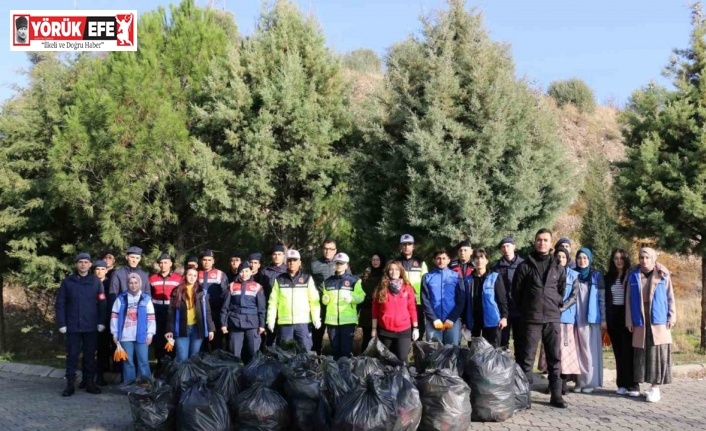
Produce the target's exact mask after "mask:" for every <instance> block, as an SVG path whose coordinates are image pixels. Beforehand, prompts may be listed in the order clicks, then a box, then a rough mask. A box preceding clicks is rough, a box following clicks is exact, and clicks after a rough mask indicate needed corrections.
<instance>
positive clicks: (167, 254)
mask: <svg viewBox="0 0 706 431" xmlns="http://www.w3.org/2000/svg"><path fill="white" fill-rule="evenodd" d="M166 259H169V260H171V261H173V260H174V259H172V257H171V256H170V255H169V253H167V252H164V253H162V254H160V255H159V259H157V262H161V261H163V260H166Z"/></svg>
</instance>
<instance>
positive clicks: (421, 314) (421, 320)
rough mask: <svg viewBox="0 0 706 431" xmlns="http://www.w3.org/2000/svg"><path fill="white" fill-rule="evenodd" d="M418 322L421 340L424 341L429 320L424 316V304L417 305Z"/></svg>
mask: <svg viewBox="0 0 706 431" xmlns="http://www.w3.org/2000/svg"><path fill="white" fill-rule="evenodd" d="M417 322H419V326H418V327H419V339H420V340H423V339H424V333H425V332H426V327H427V323H426V322H427V319H426V317H425V316H424V305H422V304H417Z"/></svg>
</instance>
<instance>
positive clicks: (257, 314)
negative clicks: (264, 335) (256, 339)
mask: <svg viewBox="0 0 706 431" xmlns="http://www.w3.org/2000/svg"><path fill="white" fill-rule="evenodd" d="M266 311H267V301H266V300H265V293H264V288H263V287H262V286H261V285H260V284H259V283H258V282H256V281H255V280H253V279H250V280H248V281H245V282H243V281H241V280H240V277H238V278H237V279H236V281H234V282H233V283H231V285H230V294H229V295H227V296H226V299H225V301H224V302H223V307H222V308H221V326H225V327H227V328H228V329H229V330H235V329H255V328H264V327H265V312H266Z"/></svg>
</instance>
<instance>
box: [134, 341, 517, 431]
mask: <svg viewBox="0 0 706 431" xmlns="http://www.w3.org/2000/svg"><path fill="white" fill-rule="evenodd" d="M413 354H414V364H413V367H409V368H408V367H406V366H405V364H403V363H402V362H401V361H400V360H399V359H397V357H396V356H395V355H394V354H392V353H391V352H390V351H389V350H387V349H386V348H385V346H384V345H383V344H382V343H381V342H379V341H378V340H377V339H373V340H372V341H371V342H370V344H369V345H368V347H367V348H366V350H365V351H364V352H363V353H362V354H361V355H360V356H358V357H353V358H341V359H339V360H338V361H334V360H333V358H331V357H330V356H316V355H314V354H312V353H309V352H306V351H305V349H304V348H303V346H301V345H300V344H298V343H296V342H292V343H289V344H285V345H283V346H277V347H270V348H268V349H267V351H266V352H265V353H261V352H258V353H257V354H256V355H255V357H254V358H253V359H252V360H251V361H250V362H249V363H248V364H247V365H243V363H242V361H241V360H240V358H238V357H236V356H233V355H231V354H230V353H227V352H223V351H217V352H215V353H213V354H200V355H198V356H194V357H192V358H191V359H190V360H189V361H188V362H186V363H183V364H177V363H176V362H168V363H167V366H166V368H165V371H164V373H163V374H162V376H161V377H162V378H161V379H154V380H152V379H147V378H138V379H137V380H135V381H132V382H128V383H125V384H124V385H122V386H121V389H122V390H123V391H125V392H127V393H128V400H129V402H130V409H131V411H132V416H133V419H134V425H135V429H136V430H138V431H139V430H169V431H173V430H179V431H201V430H203V431H231V430H242V431H276V430H301V431H328V430H331V429H333V430H336V431H348V430H366V431H413V430H417V429H418V430H430V431H431V430H450V431H451V430H458V431H466V430H468V429H469V428H470V425H471V420H474V421H504V420H506V419H508V418H510V417H512V415H513V414H514V413H515V412H517V411H519V410H524V409H527V408H529V407H530V387H529V384H528V382H527V378H526V377H525V375H524V373H522V371H521V370H520V368H519V367H518V366H517V364H515V361H514V360H513V359H512V358H511V357H510V356H508V354H506V353H504V352H503V351H501V350H497V349H493V348H492V347H491V346H490V344H488V343H487V342H486V341H485V340H484V339H483V338H474V339H473V340H472V341H471V343H470V346H469V347H458V346H443V345H442V344H441V343H437V342H424V341H419V342H416V343H415V344H414V346H413Z"/></svg>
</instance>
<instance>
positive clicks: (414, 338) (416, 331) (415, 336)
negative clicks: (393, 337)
mask: <svg viewBox="0 0 706 431" xmlns="http://www.w3.org/2000/svg"><path fill="white" fill-rule="evenodd" d="M418 339H419V328H414V329H412V341H417V340H418Z"/></svg>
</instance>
